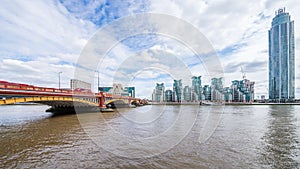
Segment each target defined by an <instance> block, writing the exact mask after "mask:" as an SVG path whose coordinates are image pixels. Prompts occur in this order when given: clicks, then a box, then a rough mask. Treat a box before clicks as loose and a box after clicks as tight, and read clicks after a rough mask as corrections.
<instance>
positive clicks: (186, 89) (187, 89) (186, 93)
mask: <svg viewBox="0 0 300 169" xmlns="http://www.w3.org/2000/svg"><path fill="white" fill-rule="evenodd" d="M183 100H185V101H187V102H190V101H192V92H191V88H190V87H189V86H185V87H184V88H183Z"/></svg>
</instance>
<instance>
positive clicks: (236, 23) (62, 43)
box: [0, 0, 300, 98]
mask: <svg viewBox="0 0 300 169" xmlns="http://www.w3.org/2000/svg"><path fill="white" fill-rule="evenodd" d="M282 7H285V9H286V11H287V12H289V14H290V15H291V20H294V21H295V23H294V24H295V60H296V61H295V71H296V74H295V80H296V81H295V84H296V86H295V88H296V91H295V94H296V98H300V83H299V82H300V81H299V80H300V72H299V67H300V59H299V57H298V55H299V53H300V13H299V12H298V11H300V5H299V2H298V1H297V0H289V1H283V0H278V1H276V0H264V1H259V2H256V1H253V2H252V1H246V0H242V1H236V0H219V1H214V0H212V1H209V0H189V1H179V0H175V1H173V0H165V1H159V0H151V1H147V0H141V1H140V0H130V1H127V2H126V1H119V0H111V1H105V0H100V1H72V0H49V1H19V0H4V1H2V4H1V6H0V25H1V27H0V36H1V38H0V39H1V40H0V80H7V81H12V82H20V83H27V84H34V85H37V86H48V87H58V72H63V73H61V87H62V88H67V87H69V86H70V84H69V83H70V79H72V78H73V77H74V75H73V72H74V70H75V68H76V66H77V59H78V57H79V55H80V53H81V51H82V49H83V48H84V46H85V45H86V44H87V42H88V41H89V39H90V38H91V37H92V36H93V35H94V34H95V33H96V32H97V30H98V29H101V28H103V27H104V26H105V25H107V24H110V23H112V22H113V21H116V20H117V19H119V18H122V17H125V16H129V15H133V14H137V13H143V12H150V13H162V14H168V15H171V16H175V17H178V18H181V19H183V20H185V21H187V22H189V23H191V24H192V25H194V26H195V27H197V28H198V29H199V31H200V32H202V33H203V35H205V36H206V38H207V39H208V40H209V41H210V42H211V45H212V46H213V47H214V49H215V50H216V52H217V54H218V56H219V58H220V61H221V64H222V66H223V69H224V73H225V83H224V85H225V86H229V85H230V84H231V81H232V80H235V79H242V76H243V74H242V72H241V67H243V69H244V71H245V73H246V78H247V79H249V80H251V81H255V98H257V96H260V95H265V96H268V30H269V29H270V27H271V22H272V18H273V17H274V16H275V11H277V10H278V9H279V8H282ZM133 55H135V56H137V57H138V58H140V59H141V64H142V59H152V60H154V61H155V59H157V58H158V57H164V56H168V55H174V56H177V57H178V58H180V59H181V60H182V61H183V63H184V64H185V65H186V66H187V67H188V69H189V70H190V72H191V74H192V75H194V76H202V77H203V82H202V84H209V83H210V78H209V77H206V72H205V69H204V67H203V65H201V63H195V59H194V57H193V54H192V52H191V51H189V50H188V49H186V47H183V46H182V45H181V44H180V43H178V42H176V41H174V40H172V39H171V40H170V39H168V38H167V37H159V36H156V35H148V36H135V37H131V38H128V39H126V40H124V41H122V42H120V43H119V44H118V45H117V46H115V47H114V48H113V49H112V50H111V51H110V52H109V53H108V57H107V58H106V60H104V61H103V63H104V64H105V65H106V66H105V67H103V68H102V69H101V70H100V86H108V85H112V82H113V79H112V78H111V77H110V76H111V75H114V74H115V72H116V71H117V70H118V67H119V66H120V64H121V62H122V61H124V60H125V59H126V57H128V56H133ZM160 66H164V67H166V69H167V70H170V71H178V69H177V68H173V67H172V65H171V64H170V65H160ZM128 73H135V77H136V78H135V79H133V80H132V81H131V83H132V84H131V86H133V85H134V86H136V96H137V97H141V98H144V97H147V98H151V94H152V89H153V86H155V84H156V83H161V82H172V77H171V76H169V75H168V74H167V73H166V72H161V70H153V69H145V70H142V71H140V72H128ZM94 74H95V76H94V78H95V80H94V82H93V85H97V75H96V73H94ZM190 78H191V77H187V79H190ZM183 84H184V85H185V84H189V82H188V81H184V80H183ZM165 86H166V89H167V88H171V87H172V84H171V83H170V84H168V83H166V84H165Z"/></svg>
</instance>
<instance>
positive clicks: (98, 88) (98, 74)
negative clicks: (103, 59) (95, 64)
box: [95, 70, 100, 92]
mask: <svg viewBox="0 0 300 169" xmlns="http://www.w3.org/2000/svg"><path fill="white" fill-rule="evenodd" d="M95 72H97V73H98V87H97V90H98V92H99V83H100V82H99V71H98V70H95Z"/></svg>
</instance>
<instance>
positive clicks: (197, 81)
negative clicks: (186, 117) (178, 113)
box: [192, 76, 204, 100]
mask: <svg viewBox="0 0 300 169" xmlns="http://www.w3.org/2000/svg"><path fill="white" fill-rule="evenodd" d="M202 93H203V92H202V84H201V76H193V77H192V95H193V96H194V97H193V100H202V99H204V98H202V97H201V96H202Z"/></svg>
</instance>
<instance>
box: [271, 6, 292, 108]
mask: <svg viewBox="0 0 300 169" xmlns="http://www.w3.org/2000/svg"><path fill="white" fill-rule="evenodd" d="M275 14H276V16H275V17H274V18H273V21H272V27H271V29H270V30H269V99H270V101H273V102H279V101H281V102H286V101H293V100H294V98H295V40H294V21H291V17H290V15H289V13H286V12H285V9H279V10H278V11H276V12H275Z"/></svg>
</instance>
